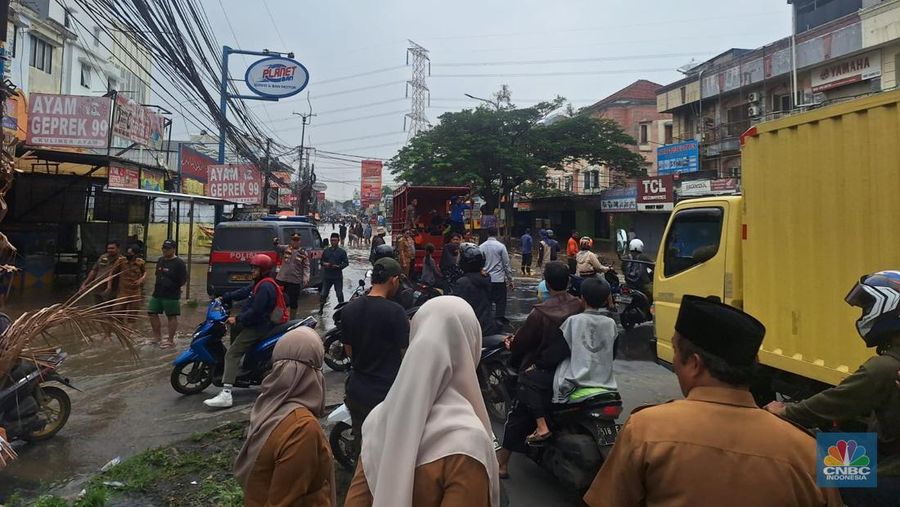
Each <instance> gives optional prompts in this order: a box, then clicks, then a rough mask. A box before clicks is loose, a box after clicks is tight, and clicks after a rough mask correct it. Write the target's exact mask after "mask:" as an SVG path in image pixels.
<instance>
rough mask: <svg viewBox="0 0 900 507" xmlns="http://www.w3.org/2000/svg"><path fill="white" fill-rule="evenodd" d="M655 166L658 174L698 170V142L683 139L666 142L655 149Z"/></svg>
mask: <svg viewBox="0 0 900 507" xmlns="http://www.w3.org/2000/svg"><path fill="white" fill-rule="evenodd" d="M656 167H657V169H658V174H659V175H660V176H662V175H665V174H675V173H690V172H694V171H699V170H700V143H698V142H697V141H685V142H683V143H676V144H667V145H665V146H660V147H659V148H658V149H657V150H656Z"/></svg>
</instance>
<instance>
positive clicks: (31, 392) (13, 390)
mask: <svg viewBox="0 0 900 507" xmlns="http://www.w3.org/2000/svg"><path fill="white" fill-rule="evenodd" d="M35 359H36V360H35V361H32V360H29V359H22V360H20V361H19V363H18V364H17V365H16V366H15V367H14V368H13V369H12V371H11V372H10V373H9V376H8V377H7V378H6V379H4V380H3V381H2V382H0V426H2V427H3V428H5V429H6V432H7V435H8V437H9V440H10V441H12V440H17V439H18V440H26V441H31V442H36V441H40V440H47V439H49V438H50V437H52V436H53V435H56V434H57V433H59V431H60V430H61V429H62V428H63V426H65V425H66V422H67V421H68V420H69V415H70V414H71V413H72V401H71V400H70V399H69V395H68V394H66V392H65V391H64V390H62V389H60V388H59V387H56V386H54V385H49V384H47V383H48V382H56V383H59V384H62V385H64V386H67V387H69V388H71V389H75V390H76V391H77V390H78V389H77V388H75V387H74V386H73V385H72V384H71V383H70V382H69V379H67V378H64V377H62V376H60V375H59V374H58V373H57V369H59V366H60V365H61V364H62V363H63V361H65V360H66V354H65V353H64V352H61V351H59V350H57V351H56V352H55V353H53V354H50V355H46V356H42V357H37V358H35Z"/></svg>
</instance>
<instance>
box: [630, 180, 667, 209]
mask: <svg viewBox="0 0 900 507" xmlns="http://www.w3.org/2000/svg"><path fill="white" fill-rule="evenodd" d="M674 186H675V183H674V180H673V178H672V176H671V175H666V176H657V177H655V178H644V179H642V180H641V181H640V183H639V184H638V194H637V207H638V211H671V210H672V207H673V204H674V202H675V189H674Z"/></svg>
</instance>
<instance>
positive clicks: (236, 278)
mask: <svg viewBox="0 0 900 507" xmlns="http://www.w3.org/2000/svg"><path fill="white" fill-rule="evenodd" d="M228 279H229V280H231V281H232V282H249V281H250V280H251V279H252V278H251V275H250V273H237V274H234V275H231V276H230V277H228Z"/></svg>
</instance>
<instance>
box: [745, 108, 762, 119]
mask: <svg viewBox="0 0 900 507" xmlns="http://www.w3.org/2000/svg"><path fill="white" fill-rule="evenodd" d="M747 113H748V114H749V115H750V116H751V117H755V116H759V115H761V114H762V108H761V107H759V106H750V107H749V108H747Z"/></svg>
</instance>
